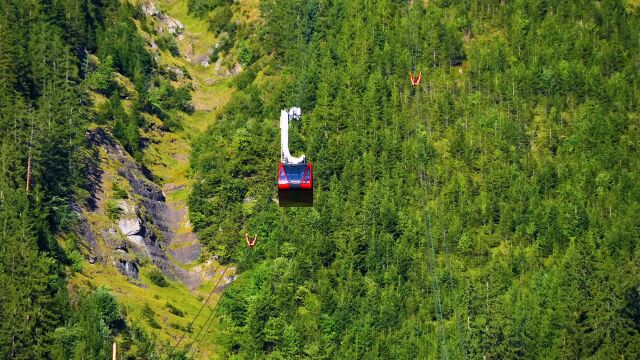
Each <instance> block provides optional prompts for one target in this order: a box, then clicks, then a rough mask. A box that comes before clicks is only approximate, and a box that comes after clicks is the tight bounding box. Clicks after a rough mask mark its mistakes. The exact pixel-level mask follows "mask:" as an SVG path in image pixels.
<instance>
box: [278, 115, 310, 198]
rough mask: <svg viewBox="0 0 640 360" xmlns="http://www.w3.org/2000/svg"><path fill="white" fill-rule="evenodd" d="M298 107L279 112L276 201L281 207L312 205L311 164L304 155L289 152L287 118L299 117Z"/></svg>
mask: <svg viewBox="0 0 640 360" xmlns="http://www.w3.org/2000/svg"><path fill="white" fill-rule="evenodd" d="M300 115H301V111H300V108H291V109H289V110H288V111H286V110H282V111H281V112H280V131H281V132H280V140H281V143H280V145H281V148H282V149H281V161H280V163H279V164H278V202H279V204H280V206H281V207H309V206H313V166H312V165H311V163H310V162H308V161H307V159H306V157H305V156H304V155H302V156H300V157H293V156H291V153H290V152H289V119H290V118H293V119H295V120H297V119H299V118H300Z"/></svg>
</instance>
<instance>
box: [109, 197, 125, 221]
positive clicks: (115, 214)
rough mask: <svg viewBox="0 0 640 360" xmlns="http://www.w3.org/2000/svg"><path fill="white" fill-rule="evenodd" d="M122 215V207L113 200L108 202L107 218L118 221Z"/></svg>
mask: <svg viewBox="0 0 640 360" xmlns="http://www.w3.org/2000/svg"><path fill="white" fill-rule="evenodd" d="M120 215H122V209H121V208H120V205H118V203H116V202H115V201H113V200H109V201H107V216H108V217H109V219H111V220H113V221H116V220H118V219H119V218H120Z"/></svg>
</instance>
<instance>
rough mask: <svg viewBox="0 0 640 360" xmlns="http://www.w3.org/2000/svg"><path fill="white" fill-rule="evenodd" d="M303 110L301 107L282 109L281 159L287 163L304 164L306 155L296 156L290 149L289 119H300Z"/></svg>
mask: <svg viewBox="0 0 640 360" xmlns="http://www.w3.org/2000/svg"><path fill="white" fill-rule="evenodd" d="M300 115H302V111H301V110H300V108H299V107H292V108H290V109H289V110H282V111H280V147H281V159H282V160H281V161H282V162H283V163H285V164H304V163H305V162H306V157H305V156H304V155H302V156H300V157H294V156H292V155H291V152H290V151H289V119H293V120H299V119H300Z"/></svg>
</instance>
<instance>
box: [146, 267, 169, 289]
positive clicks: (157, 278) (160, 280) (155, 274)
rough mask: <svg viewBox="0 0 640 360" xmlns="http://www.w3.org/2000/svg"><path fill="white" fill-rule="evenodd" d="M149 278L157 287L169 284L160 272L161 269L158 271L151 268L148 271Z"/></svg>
mask: <svg viewBox="0 0 640 360" xmlns="http://www.w3.org/2000/svg"><path fill="white" fill-rule="evenodd" d="M149 280H151V282H152V283H154V284H155V285H157V286H159V287H167V286H169V282H168V281H167V279H166V278H165V277H164V275H163V274H162V271H160V270H158V269H153V270H151V272H149Z"/></svg>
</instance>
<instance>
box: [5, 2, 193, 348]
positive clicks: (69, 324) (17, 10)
mask: <svg viewBox="0 0 640 360" xmlns="http://www.w3.org/2000/svg"><path fill="white" fill-rule="evenodd" d="M136 21H138V22H143V21H144V14H143V13H142V12H141V9H140V6H134V5H131V4H129V3H121V2H119V1H117V0H106V1H88V0H61V1H38V0H29V1H23V0H19V1H18V0H16V1H14V0H5V1H0V284H2V291H1V292H0V303H2V306H0V357H2V358H7V359H42V358H53V359H71V358H73V359H86V358H91V359H99V358H107V357H109V356H110V355H111V344H112V342H113V341H114V339H115V338H116V337H117V338H118V339H119V343H120V344H121V349H122V354H123V355H124V356H125V357H126V358H142V357H149V358H150V357H155V358H158V357H159V356H160V355H159V354H160V352H159V351H160V349H161V347H160V344H158V342H157V341H156V340H155V339H154V338H153V337H152V336H150V335H148V334H146V333H145V331H144V330H142V328H141V327H140V326H138V325H137V324H136V323H134V322H131V321H129V320H128V319H127V317H126V312H125V310H124V308H123V307H122V306H120V305H119V304H118V302H117V300H116V298H115V297H114V295H113V294H111V292H110V291H109V290H108V289H105V288H97V289H72V290H73V291H69V289H68V288H67V279H68V277H69V276H70V275H71V274H72V273H73V272H80V271H81V270H82V266H83V263H84V262H85V260H84V257H83V255H82V254H83V248H82V247H83V241H82V239H78V238H77V236H76V235H74V232H73V230H74V228H75V226H76V225H77V220H78V218H77V212H78V211H79V210H78V209H79V206H81V204H84V202H85V201H87V200H88V198H89V197H90V191H91V189H90V186H89V183H88V179H87V178H86V177H87V172H86V169H85V166H86V164H87V161H88V159H90V158H91V150H92V149H89V148H88V144H87V142H86V138H85V132H86V131H87V129H88V127H89V126H95V124H97V125H100V126H106V127H107V128H109V129H111V130H112V132H113V133H114V135H115V136H116V138H118V140H119V141H120V142H121V143H122V144H123V145H124V147H125V148H126V149H127V151H129V152H130V153H131V154H132V155H134V156H135V157H136V158H138V159H139V158H140V146H141V144H142V141H141V139H140V135H139V134H140V133H139V128H140V127H145V126H147V125H148V124H146V122H145V120H144V118H143V117H142V116H141V112H143V111H144V112H147V113H151V114H156V115H158V116H159V117H160V118H162V119H163V120H170V117H171V116H172V110H173V109H181V110H182V109H185V108H186V107H187V105H188V102H189V100H190V93H189V90H188V89H183V88H174V87H173V86H172V85H171V84H169V83H168V81H167V80H166V79H165V78H164V76H163V75H164V74H162V71H161V69H160V68H159V67H158V66H157V64H156V63H155V61H154V59H153V57H152V55H151V54H150V53H149V52H148V50H147V49H146V46H147V43H146V41H145V40H144V39H143V38H142V37H141V35H140V33H139V31H138V28H137V25H136V23H135V22H136ZM121 76H127V77H130V78H131V79H132V83H133V86H134V87H135V88H127V86H125V85H123V84H122V82H118V81H117V79H118V78H119V77H121ZM99 97H105V98H108V101H104V102H102V103H101V105H99V106H96V105H95V103H94V99H96V98H99ZM125 101H127V105H126V106H125V105H124V102H125ZM169 122H170V121H169ZM91 124H94V125H91ZM29 163H30V164H31V165H30V176H29V180H30V181H29V182H30V184H29V185H28V186H29V189H27V172H28V167H29V166H28V164H29ZM179 356H181V355H179Z"/></svg>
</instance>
